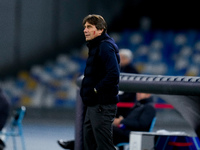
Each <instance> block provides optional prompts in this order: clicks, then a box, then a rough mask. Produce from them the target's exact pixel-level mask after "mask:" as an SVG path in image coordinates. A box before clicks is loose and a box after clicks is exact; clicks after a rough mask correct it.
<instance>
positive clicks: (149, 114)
mask: <svg viewBox="0 0 200 150" xmlns="http://www.w3.org/2000/svg"><path fill="white" fill-rule="evenodd" d="M136 97H137V102H136V104H135V106H134V107H133V108H132V109H131V110H130V112H129V114H128V115H127V117H125V118H123V117H122V116H120V117H119V118H115V120H114V122H113V126H114V127H113V142H114V144H115V145H117V144H118V143H121V142H129V134H130V132H131V131H149V129H150V126H151V122H152V120H153V118H154V117H155V116H156V110H155V108H154V106H153V105H152V104H153V100H152V98H151V94H147V93H137V94H136Z"/></svg>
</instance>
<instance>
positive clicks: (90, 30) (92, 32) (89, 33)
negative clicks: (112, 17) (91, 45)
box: [83, 22, 103, 41]
mask: <svg viewBox="0 0 200 150" xmlns="http://www.w3.org/2000/svg"><path fill="white" fill-rule="evenodd" d="M83 32H84V35H85V40H86V41H90V40H92V39H94V38H96V37H97V36H100V35H101V34H102V32H103V29H102V30H97V28H96V26H95V25H92V24H90V23H88V22H86V23H85V25H84V31H83Z"/></svg>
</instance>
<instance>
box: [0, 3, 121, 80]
mask: <svg viewBox="0 0 200 150" xmlns="http://www.w3.org/2000/svg"><path fill="white" fill-rule="evenodd" d="M121 3H122V2H121V1H120V0H116V1H109V2H107V1H106V0H103V1H102V0H97V1H90V0H85V1H82V0H73V1H71V0H34V1H33V0H9V1H7V0H1V1H0V33H1V35H0V52H1V56H0V57H1V59H0V70H1V72H0V76H2V77H3V76H6V75H7V74H14V73H16V72H17V71H18V70H19V69H28V68H29V67H30V66H31V65H32V64H35V63H42V62H44V61H45V60H46V59H47V58H53V57H55V56H56V54H58V53H61V52H67V51H69V50H70V49H71V48H72V47H78V46H80V45H82V44H83V41H84V37H83V34H82V31H83V28H82V19H83V17H85V16H86V15H87V14H89V13H100V14H102V15H103V16H105V19H106V20H107V21H108V22H110V20H111V18H112V17H113V16H114V15H115V13H116V12H119V11H120V7H121ZM107 4H109V5H107ZM112 5H113V6H112ZM110 6H112V9H110Z"/></svg>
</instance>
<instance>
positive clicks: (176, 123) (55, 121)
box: [5, 108, 196, 150]
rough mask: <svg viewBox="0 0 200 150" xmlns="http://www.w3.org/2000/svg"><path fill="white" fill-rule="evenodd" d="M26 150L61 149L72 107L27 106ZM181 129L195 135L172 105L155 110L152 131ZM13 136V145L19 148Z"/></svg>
mask: <svg viewBox="0 0 200 150" xmlns="http://www.w3.org/2000/svg"><path fill="white" fill-rule="evenodd" d="M23 129H24V137H25V144H26V150H61V149H62V148H61V147H60V146H59V145H58V144H57V140H58V139H66V140H71V139H74V137H75V135H74V134H75V109H74V108H65V109H63V108H54V109H47V108H46V109H45V108H42V109H35V108H27V113H26V116H25V118H24V121H23ZM161 129H165V130H167V131H181V132H186V133H188V134H190V135H191V136H196V134H195V133H194V131H193V129H191V128H190V126H189V125H188V123H187V122H186V121H185V120H184V119H183V118H182V116H181V115H180V114H179V113H177V112H176V111H175V110H174V109H165V110H157V121H156V124H155V127H154V130H153V131H157V130H161ZM20 142H21V141H20V140H19V138H18V139H17V149H19V150H20V149H21V143H20ZM6 145H7V147H6V149H5V150H12V149H13V148H12V146H13V145H12V139H11V138H9V139H8V141H7V143H6Z"/></svg>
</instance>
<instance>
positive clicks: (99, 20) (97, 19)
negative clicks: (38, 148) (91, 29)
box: [82, 14, 107, 33]
mask: <svg viewBox="0 0 200 150" xmlns="http://www.w3.org/2000/svg"><path fill="white" fill-rule="evenodd" d="M86 22H88V23H90V24H92V25H95V26H96V28H97V30H101V29H104V32H105V33H106V32H107V23H106V21H105V20H104V18H103V17H102V16H100V15H96V14H90V15H88V16H86V17H85V18H84V19H83V23H82V24H83V26H84V25H85V23H86Z"/></svg>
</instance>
